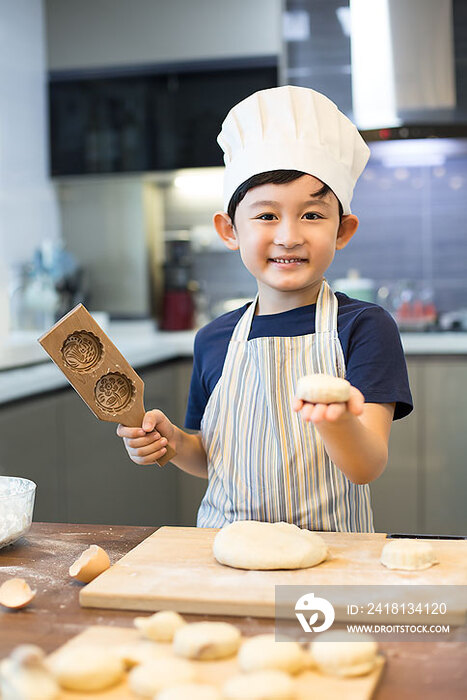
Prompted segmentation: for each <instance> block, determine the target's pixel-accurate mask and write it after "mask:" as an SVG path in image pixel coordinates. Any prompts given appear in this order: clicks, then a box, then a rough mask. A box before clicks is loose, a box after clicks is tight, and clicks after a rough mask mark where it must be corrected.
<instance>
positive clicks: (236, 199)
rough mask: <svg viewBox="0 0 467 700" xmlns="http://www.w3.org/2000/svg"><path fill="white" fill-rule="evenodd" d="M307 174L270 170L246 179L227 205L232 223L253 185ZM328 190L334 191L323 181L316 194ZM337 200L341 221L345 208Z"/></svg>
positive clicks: (294, 171) (279, 183)
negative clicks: (239, 206)
mask: <svg viewBox="0 0 467 700" xmlns="http://www.w3.org/2000/svg"><path fill="white" fill-rule="evenodd" d="M306 174H307V173H304V172H302V171H301V170H268V171H267V172H265V173H258V175H252V177H249V178H248V180H245V182H242V184H241V185H239V186H238V187H237V189H236V190H235V192H234V193H233V195H232V196H231V198H230V202H229V206H228V207H227V214H228V215H229V216H230V220H231V222H232V224H233V223H234V217H235V212H236V211H237V207H238V205H239V204H240V202H241V201H242V199H243V198H244V197H245V195H246V193H247V192H248V190H251V189H252V188H253V187H259V185H286V184H287V183H288V182H293V181H294V180H298V178H299V177H303V175H306ZM328 192H332V190H331V188H330V187H329V186H328V185H325V184H324V183H323V186H322V187H321V188H320V189H319V190H318V192H315V195H316V196H318V197H325V196H326V195H327V194H328ZM337 201H338V204H339V221H341V219H342V215H343V209H342V204H341V203H340V202H339V200H337Z"/></svg>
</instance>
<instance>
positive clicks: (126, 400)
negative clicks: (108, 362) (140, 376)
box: [94, 372, 135, 413]
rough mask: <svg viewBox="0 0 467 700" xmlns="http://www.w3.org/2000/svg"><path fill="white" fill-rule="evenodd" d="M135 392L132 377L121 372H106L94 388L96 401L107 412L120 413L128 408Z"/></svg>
mask: <svg viewBox="0 0 467 700" xmlns="http://www.w3.org/2000/svg"><path fill="white" fill-rule="evenodd" d="M134 394H135V387H134V385H133V382H132V381H131V379H128V377H127V376H125V375H124V374H120V373H119V372H109V373H108V374H104V376H102V377H101V378H100V379H99V380H98V382H97V383H96V386H95V388H94V396H95V399H96V403H97V405H98V406H100V408H101V409H102V410H103V411H106V412H107V413H118V412H119V411H123V409H125V408H128V406H129V405H130V403H131V402H132V400H133V398H134Z"/></svg>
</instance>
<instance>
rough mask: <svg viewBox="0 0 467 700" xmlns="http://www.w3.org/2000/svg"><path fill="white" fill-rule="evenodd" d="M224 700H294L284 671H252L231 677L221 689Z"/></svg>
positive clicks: (288, 678) (290, 684)
mask: <svg viewBox="0 0 467 700" xmlns="http://www.w3.org/2000/svg"><path fill="white" fill-rule="evenodd" d="M222 692H223V697H224V698H225V700H295V699H296V697H297V694H296V692H295V689H294V683H293V681H292V679H291V678H290V676H288V675H287V673H284V671H254V672H253V673H245V674H242V675H238V676H233V678H229V680H228V681H227V682H226V683H225V685H224V687H223V688H222Z"/></svg>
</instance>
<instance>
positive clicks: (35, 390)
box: [0, 321, 467, 404]
mask: <svg viewBox="0 0 467 700" xmlns="http://www.w3.org/2000/svg"><path fill="white" fill-rule="evenodd" d="M107 334H108V335H109V337H110V338H111V340H112V342H113V343H114V344H115V345H116V346H117V347H118V349H119V350H120V351H121V352H122V353H123V355H124V356H125V357H126V359H127V360H128V362H129V363H130V364H131V365H132V366H133V367H135V369H138V368H140V367H145V366H149V365H154V364H157V363H160V362H164V361H167V360H174V359H176V358H177V357H191V356H192V355H193V343H194V338H195V334H196V331H194V330H193V331H174V332H167V331H165V332H164V331H157V330H154V329H153V328H152V327H151V326H150V324H148V323H147V322H142V323H141V322H138V321H135V322H126V323H111V324H110V327H109V328H108V330H107ZM401 337H402V344H403V347H404V351H405V354H406V355H407V356H408V357H410V356H413V355H424V356H429V355H445V356H453V355H466V356H467V333H403V334H402V336H401ZM31 342H33V341H31ZM43 357H45V358H46V359H45V361H44V362H42V363H41V364H34V365H30V366H25V367H16V368H14V369H4V370H0V404H2V403H7V402H9V401H15V400H18V399H21V398H24V397H29V396H33V395H35V394H42V393H44V392H47V391H52V390H55V389H60V388H63V387H66V386H68V381H67V379H66V378H65V377H64V375H63V374H62V373H61V372H60V371H59V370H58V369H57V367H56V366H55V365H54V364H53V362H52V361H51V360H48V359H47V356H46V354H45V351H44V350H42V348H40V347H39V346H38V348H37V355H36V359H37V361H39V362H40V360H41V359H42V358H43Z"/></svg>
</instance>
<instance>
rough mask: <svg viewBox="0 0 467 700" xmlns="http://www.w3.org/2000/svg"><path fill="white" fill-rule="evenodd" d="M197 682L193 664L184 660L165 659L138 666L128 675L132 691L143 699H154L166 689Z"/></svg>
mask: <svg viewBox="0 0 467 700" xmlns="http://www.w3.org/2000/svg"><path fill="white" fill-rule="evenodd" d="M195 680H196V673H195V669H194V666H193V664H192V663H190V662H189V661H185V660H184V659H175V658H173V657H165V658H161V659H155V660H154V661H151V662H150V663H147V664H141V666H136V668H134V669H133V670H132V671H130V673H129V674H128V685H129V686H130V689H131V690H132V691H133V692H134V693H136V695H139V696H140V697H143V698H153V697H154V696H155V695H156V693H159V692H160V691H161V690H163V689H164V688H169V687H170V686H172V685H179V684H180V683H189V682H191V681H195Z"/></svg>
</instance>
